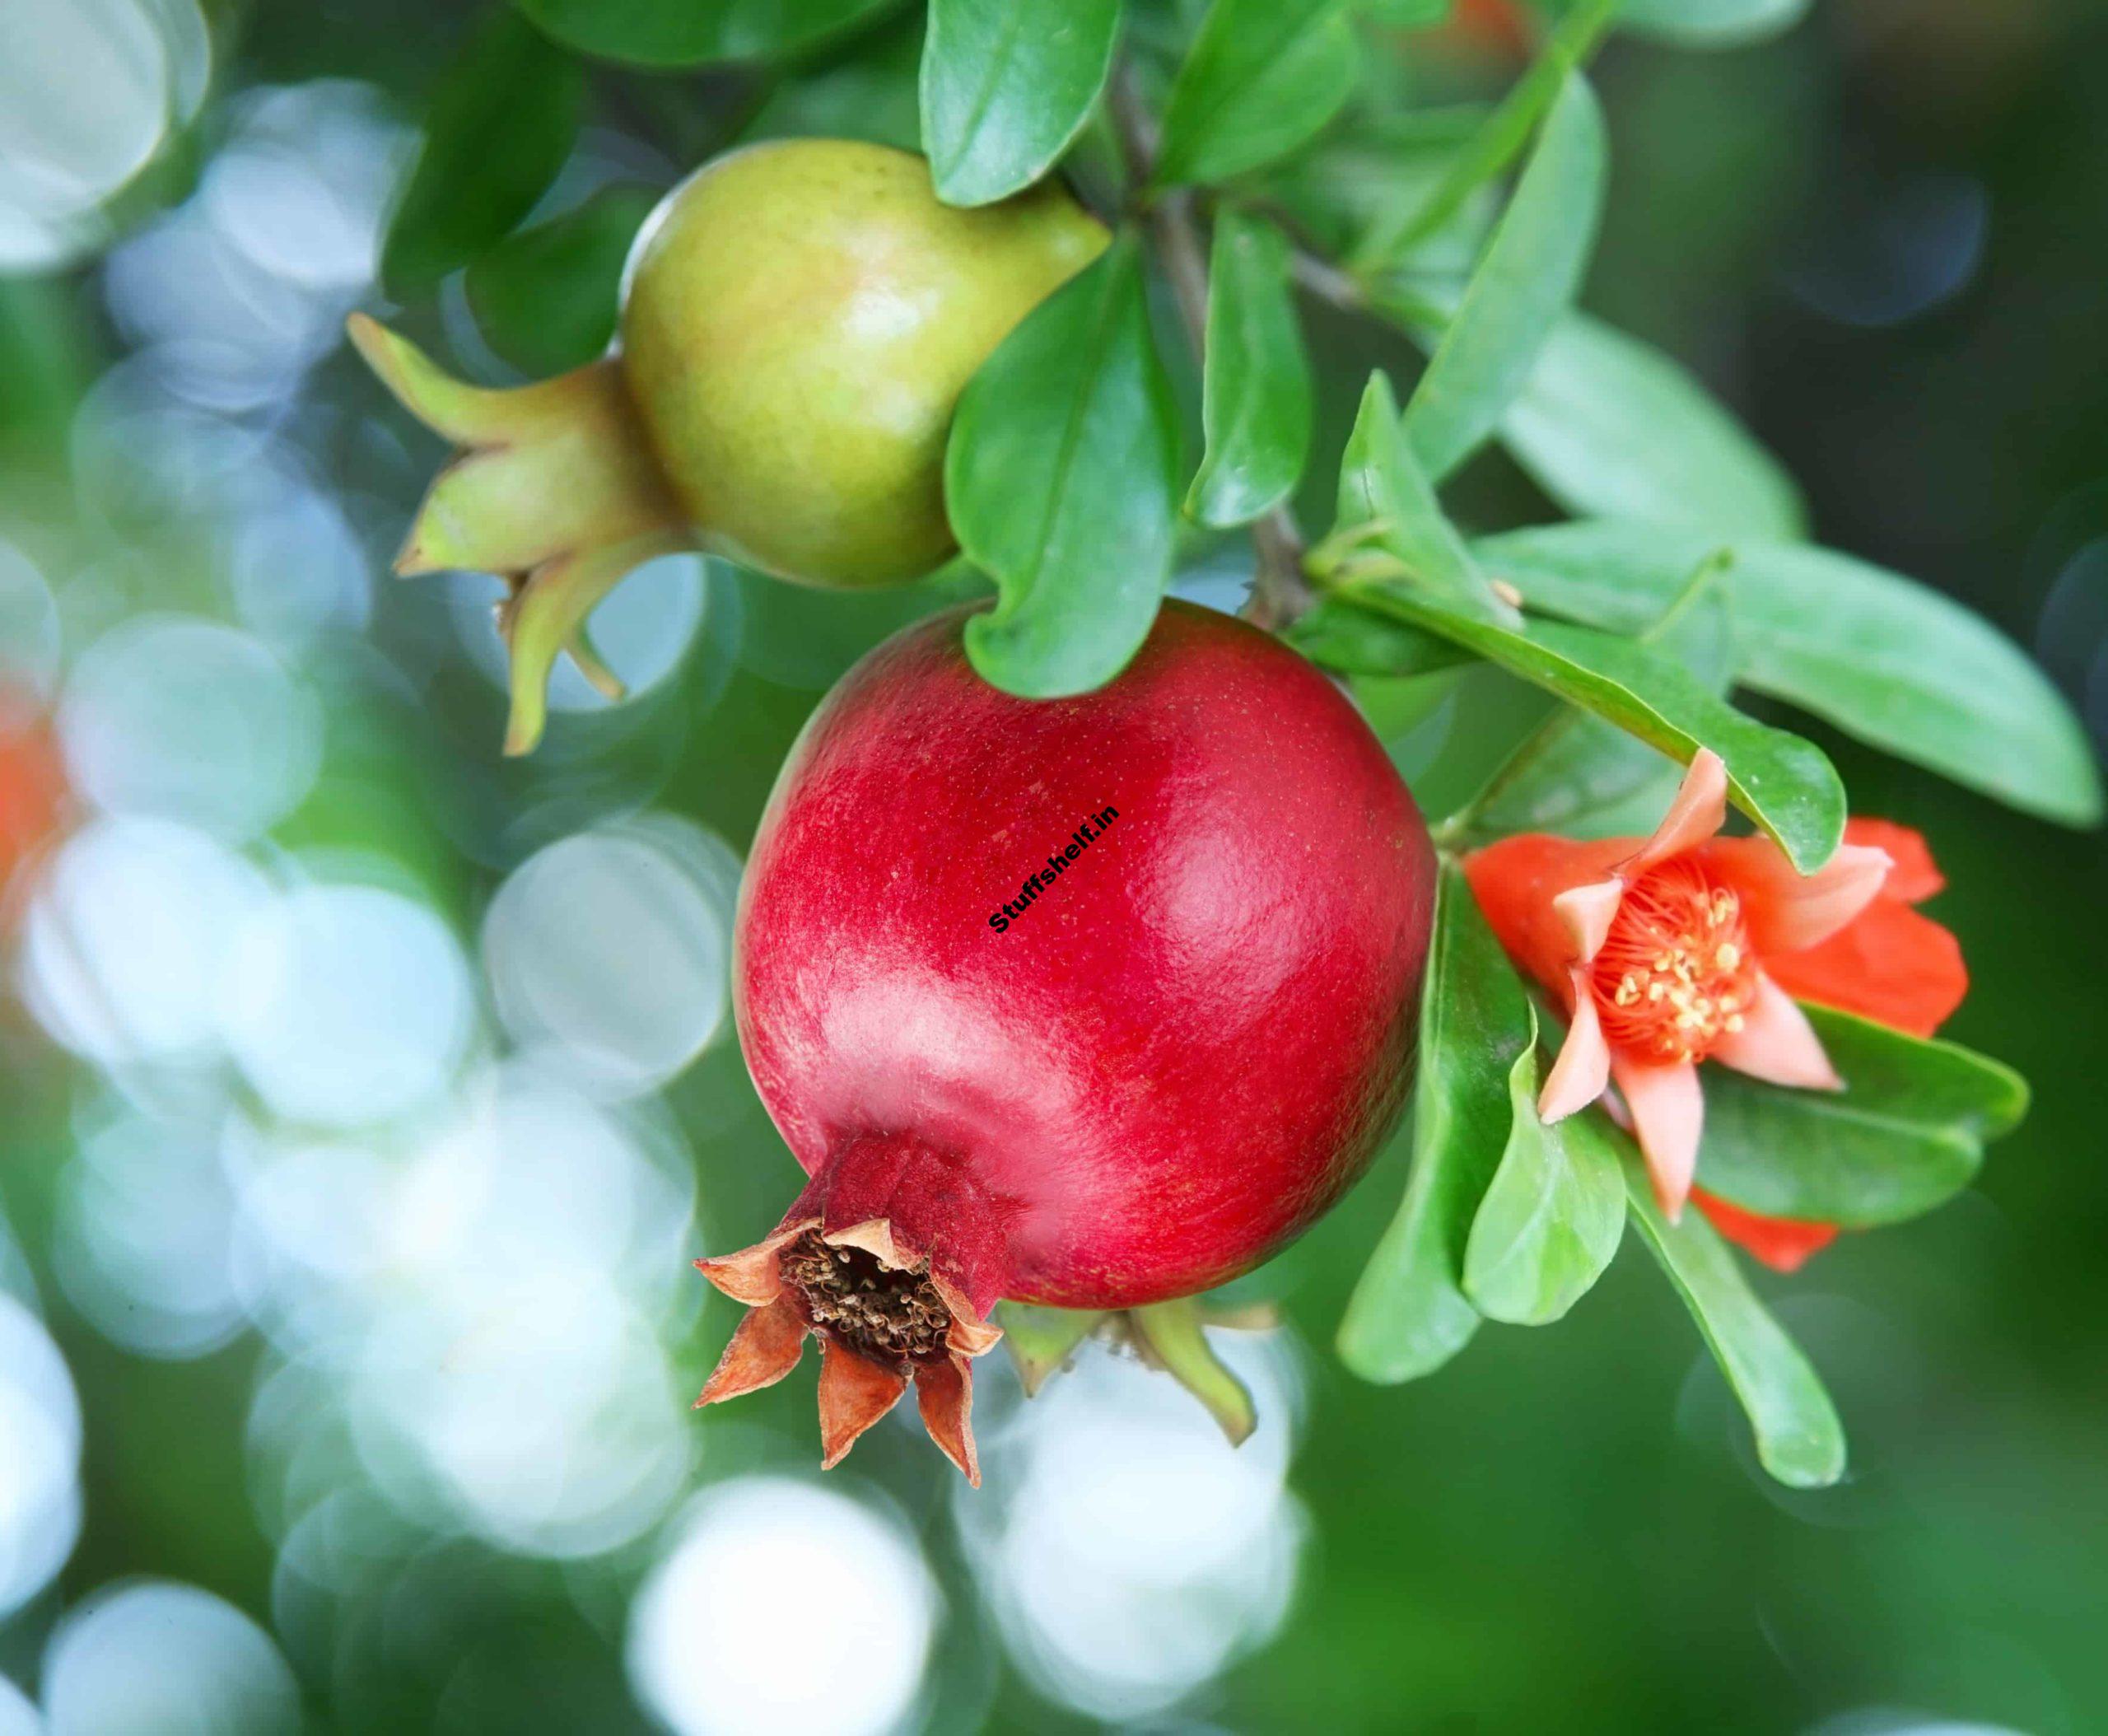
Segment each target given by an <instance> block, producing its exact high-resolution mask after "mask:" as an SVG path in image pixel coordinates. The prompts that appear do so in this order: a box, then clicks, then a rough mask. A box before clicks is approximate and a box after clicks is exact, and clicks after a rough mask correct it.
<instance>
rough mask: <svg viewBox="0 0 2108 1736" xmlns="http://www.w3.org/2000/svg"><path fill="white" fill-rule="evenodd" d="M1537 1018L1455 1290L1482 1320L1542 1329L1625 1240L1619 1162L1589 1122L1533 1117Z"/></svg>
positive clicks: (1513, 1082)
mask: <svg viewBox="0 0 2108 1736" xmlns="http://www.w3.org/2000/svg"><path fill="white" fill-rule="evenodd" d="M1508 1096H1509V1106H1510V1109H1511V1112H1512V1113H1513V1125H1512V1126H1511V1127H1510V1128H1509V1135H1508V1145H1507V1149H1506V1150H1504V1151H1503V1152H1502V1154H1501V1158H1500V1168H1499V1170H1498V1171H1497V1172H1496V1173H1495V1175H1494V1178H1493V1183H1492V1185H1491V1186H1490V1187H1489V1188H1487V1189H1486V1191H1485V1199H1484V1200H1483V1201H1482V1202H1481V1203H1480V1206H1479V1209H1478V1215H1477V1216H1476V1217H1475V1218H1473V1219H1472V1220H1471V1240H1470V1242H1469V1243H1468V1244H1467V1246H1466V1248H1465V1250H1464V1293H1465V1295H1467V1296H1469V1297H1470V1298H1471V1303H1472V1305H1473V1306H1474V1307H1476V1309H1478V1311H1479V1312H1480V1313H1481V1314H1484V1315H1485V1317H1486V1318H1488V1319H1490V1320H1505V1321H1508V1322H1510V1323H1512V1324H1514V1325H1517V1326H1544V1325H1547V1324H1549V1323H1551V1322H1552V1321H1554V1320H1556V1319H1558V1318H1560V1316H1561V1315H1563V1314H1565V1313H1566V1311H1567V1310H1568V1309H1570V1308H1572V1307H1573V1306H1574V1304H1575V1303H1576V1302H1578V1301H1579V1300H1581V1298H1582V1297H1583V1296H1584V1295H1587V1294H1588V1290H1589V1289H1590V1287H1591V1286H1593V1284H1594V1283H1595V1281H1596V1280H1597V1278H1599V1277H1601V1276H1602V1275H1603V1271H1604V1268H1605V1267H1607V1266H1609V1264H1610V1263H1611V1256H1612V1255H1614V1254H1615V1253H1616V1252H1617V1244H1618V1240H1619V1239H1620V1238H1621V1236H1622V1235H1623V1234H1624V1233H1625V1180H1624V1178H1623V1176H1622V1174H1621V1173H1620V1169H1619V1165H1618V1156H1617V1153H1616V1150H1613V1149H1612V1147H1611V1145H1610V1143H1609V1142H1608V1141H1607V1140H1605V1139H1604V1138H1603V1137H1602V1134H1601V1132H1599V1131H1598V1130H1597V1125H1596V1122H1595V1121H1594V1119H1593V1118H1592V1117H1589V1116H1586V1115H1574V1116H1569V1117H1568V1118H1567V1119H1565V1121H1563V1122H1559V1123H1558V1124H1557V1125H1555V1126H1552V1127H1546V1125H1545V1123H1544V1122H1541V1121H1540V1120H1539V1119H1538V1118H1537V1015H1536V1013H1535V1012H1534V1011H1532V1014H1531V1015H1530V1046H1529V1047H1528V1048H1526V1049H1524V1050H1523V1053H1522V1054H1521V1055H1519V1056H1518V1057H1516V1061H1515V1065H1514V1066H1513V1068H1511V1069H1510V1070H1509V1075H1508Z"/></svg>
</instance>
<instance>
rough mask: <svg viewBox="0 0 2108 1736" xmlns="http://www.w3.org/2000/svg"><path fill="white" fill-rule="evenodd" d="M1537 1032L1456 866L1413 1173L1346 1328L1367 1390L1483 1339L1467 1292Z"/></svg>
mask: <svg viewBox="0 0 2108 1736" xmlns="http://www.w3.org/2000/svg"><path fill="white" fill-rule="evenodd" d="M1533 1029H1534V1027H1533V1025H1532V1020H1531V1014H1530V1005H1529V1001H1528V999H1527V996H1525V995H1524V994H1523V986H1522V984H1521V983H1520V982H1518V981H1517V980H1516V978H1515V973H1514V970H1513V967H1511V966H1510V965H1509V962H1508V959H1507V956H1506V955H1505V954H1504V953H1503V952H1502V951H1501V950H1500V945H1499V942H1498V941H1497V940H1495V939H1494V937H1493V933H1492V931H1491V930H1490V929H1489V928H1488V927H1487V926H1486V925H1485V917H1482V916H1481V915H1480V914H1479V908H1478V906H1477V904H1476V903H1475V902H1473V900H1472V898H1471V887H1470V886H1469V884H1467V882H1466V880H1465V879H1464V875H1463V871H1462V870H1461V869H1459V868H1457V866H1455V865H1454V864H1446V865H1445V866H1443V870H1442V879H1441V883H1440V887H1439V893H1438V895H1437V898H1436V903H1435V912H1434V940H1433V942H1432V945H1431V946H1430V948H1429V954H1428V962H1427V978H1426V982H1425V987H1423V989H1422V991H1421V995H1420V1076H1419V1079H1418V1082H1417V1084H1416V1086H1415V1093H1414V1099H1413V1131H1412V1169H1411V1173H1410V1174H1409V1175H1408V1177H1407V1179H1406V1197H1405V1199H1404V1201H1403V1202H1402V1203H1401V1205H1400V1206H1399V1207H1398V1214H1397V1216H1396V1217H1395V1218H1394V1219H1392V1222H1391V1225H1390V1227H1389V1228H1388V1229H1387V1230H1385V1231H1384V1233H1383V1239H1382V1240H1381V1241H1380V1242H1378V1244H1377V1246H1376V1251H1375V1253H1373V1254H1372V1255H1371V1256H1370V1257H1369V1265H1368V1267H1367V1269H1366V1270H1364V1272H1363V1273H1362V1275H1361V1279H1360V1281H1359V1283H1357V1284H1356V1285H1355V1291H1354V1295H1353V1296H1352V1298H1351V1299H1350V1300H1349V1302H1348V1304H1347V1311H1346V1317H1345V1319H1344V1320H1342V1321H1341V1323H1340V1337H1339V1350H1340V1360H1341V1361H1343V1362H1345V1364H1346V1365H1347V1366H1348V1367H1349V1368H1350V1369H1351V1370H1354V1372H1355V1374H1359V1375H1360V1376H1361V1377H1362V1378H1363V1379H1365V1380H1376V1381H1383V1382H1385V1383H1395V1382H1397V1381H1402V1380H1411V1379H1416V1378H1418V1377H1419V1376H1420V1375H1422V1374H1433V1373H1434V1370H1436V1369H1438V1368H1439V1367H1441V1366H1442V1365H1443V1363H1445V1362H1447V1361H1448V1360H1449V1359H1450V1358H1451V1357H1452V1356H1455V1355H1456V1354H1457V1351H1460V1350H1462V1348H1463V1347H1464V1346H1465V1344H1466V1343H1467V1342H1468V1341H1469V1339H1470V1338H1471V1334H1472V1333H1473V1332H1476V1331H1477V1330H1478V1323H1479V1319H1480V1315H1479V1312H1478V1310H1477V1309H1475V1308H1474V1307H1472V1306H1471V1302H1470V1301H1469V1300H1467V1297H1466V1296H1465V1295H1464V1291H1463V1288H1462V1286H1463V1279H1464V1255H1465V1248H1466V1245H1467V1242H1468V1240H1469V1239H1470V1236H1471V1220H1472V1218H1473V1217H1474V1216H1476V1214H1477V1211H1478V1209H1479V1203H1480V1202H1481V1200H1482V1199H1483V1198H1484V1197H1485V1190H1486V1187H1487V1184H1488V1183H1490V1182H1491V1180H1492V1179H1493V1177H1494V1174H1495V1171H1496V1170H1497V1169H1499V1166H1500V1160H1501V1155H1502V1153H1503V1152H1504V1150H1506V1148H1507V1145H1508V1139H1509V1126H1510V1123H1511V1122H1512V1119H1513V1114H1512V1111H1511V1109H1510V1107H1509V1103H1510V1099H1509V1074H1510V1073H1511V1071H1513V1068H1514V1066H1515V1065H1516V1063H1517V1062H1518V1061H1520V1060H1521V1059H1522V1057H1523V1052H1524V1051H1525V1050H1526V1049H1527V1048H1528V1046H1529V1044H1530V1042H1531V1040H1532V1030H1533Z"/></svg>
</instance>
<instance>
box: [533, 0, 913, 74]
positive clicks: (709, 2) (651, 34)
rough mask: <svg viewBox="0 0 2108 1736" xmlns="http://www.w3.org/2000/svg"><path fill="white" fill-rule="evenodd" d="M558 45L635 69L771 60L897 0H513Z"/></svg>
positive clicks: (853, 22) (875, 14)
mask: <svg viewBox="0 0 2108 1736" xmlns="http://www.w3.org/2000/svg"><path fill="white" fill-rule="evenodd" d="M513 3H514V4H515V6H517V7H519V8H520V11H521V12H525V14H526V15H527V16H529V18H531V19H533V20H534V22H535V23H537V24H539V26H541V27H542V28H543V30H547V31H548V33H549V35H552V36H553V37H555V38H556V40H557V41H559V42H562V43H567V44H570V46H571V47H572V48H575V49H578V50H579V52H580V53H581V54H595V55H598V56H599V57H600V58H602V59H604V60H624V61H628V62H630V63H632V64H635V65H637V66H652V67H687V66H702V65H704V64H706V63H708V62H711V61H719V60H771V59H775V58H779V57H781V56H782V55H786V54H795V53H797V52H798V51H800V50H801V49H808V48H810V47H811V46H812V45H813V44H815V43H817V42H819V41H821V40H823V39H825V38H826V37H828V36H830V35H833V34H834V33H835V32H836V31H837V30H844V29H846V28H847V27H848V26H851V25H852V24H856V23H858V22H860V21H862V20H864V19H865V18H870V17H875V16H877V15H878V14H879V13H880V12H884V11H885V10H886V9H887V8H888V7H890V6H891V5H893V3H894V0H513Z"/></svg>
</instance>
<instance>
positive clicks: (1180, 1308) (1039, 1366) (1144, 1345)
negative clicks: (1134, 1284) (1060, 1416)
mask: <svg viewBox="0 0 2108 1736" xmlns="http://www.w3.org/2000/svg"><path fill="white" fill-rule="evenodd" d="M996 1314H997V1317H998V1318H1000V1321H1001V1322H1002V1326H1003V1342H1004V1343H1005V1345H1007V1346H1009V1348H1010V1357H1011V1360H1013V1361H1014V1362H1015V1363H1016V1365H1017V1369H1018V1375H1019V1379H1021V1380H1023V1382H1024V1390H1025V1396H1026V1397H1027V1398H1032V1397H1034V1396H1036V1395H1037V1394H1038V1392H1039V1389H1040V1388H1042V1387H1043V1386H1044V1385H1046V1384H1047V1381H1048V1380H1049V1379H1052V1377H1053V1376H1054V1375H1056V1374H1059V1373H1060V1372H1061V1370H1063V1369H1065V1368H1066V1367H1068V1366H1069V1365H1070V1362H1071V1361H1072V1360H1073V1359H1074V1358H1075V1354H1076V1352H1077V1351H1079V1350H1080V1349H1081V1348H1082V1346H1083V1345H1084V1342H1085V1341H1086V1340H1087V1339H1090V1338H1094V1337H1096V1338H1103V1339H1104V1340H1105V1341H1106V1342H1108V1343H1109V1344H1112V1345H1115V1346H1124V1347H1125V1348H1126V1349H1127V1350H1128V1351H1131V1352H1132V1353H1133V1355H1134V1356H1135V1357H1136V1359H1137V1360H1139V1361H1140V1362H1141V1363H1142V1365H1144V1366H1145V1367H1146V1368H1150V1369H1152V1370H1155V1371H1156V1372H1158V1373H1159V1374H1168V1375H1169V1376H1170V1377H1171V1378H1172V1379H1173V1380H1175V1381H1177V1382H1178V1384H1179V1385H1181V1386H1182V1387H1183V1388H1186V1390H1187V1392H1189V1393H1192V1395H1193V1397H1194V1398H1196V1399H1198V1400H1199V1401H1200V1402H1201V1407H1203V1408H1204V1409H1205V1410H1206V1412H1207V1413H1208V1414H1209V1415H1210V1416H1212V1417H1214V1418H1215V1424H1216V1426H1218V1427H1219V1428H1220V1429H1221V1430H1222V1431H1223V1434H1224V1435H1225V1436H1226V1437H1227V1438H1228V1439H1229V1444H1231V1445H1232V1446H1234V1447H1238V1446H1242V1445H1243V1444H1244V1443H1245V1442H1246V1441H1247V1440H1249V1439H1250V1438H1251V1435H1252V1430H1254V1429H1256V1428H1257V1427H1258V1426H1259V1413H1258V1410H1257V1407H1256V1406H1255V1405H1254V1403H1253V1402H1252V1393H1251V1390H1250V1389H1249V1388H1248V1387H1246V1385H1245V1384H1244V1383H1243V1381H1242V1380H1239V1379H1238V1378H1237V1376H1236V1375H1235V1374H1233V1373H1232V1372H1231V1371H1230V1370H1229V1366H1228V1365H1226V1364H1224V1361H1223V1360H1222V1359H1221V1358H1220V1356H1217V1355H1216V1354H1215V1350H1214V1347H1213V1346H1211V1345H1210V1343H1209V1342H1208V1337H1207V1333H1206V1332H1204V1331H1203V1330H1202V1328H1204V1327H1205V1328H1216V1329H1221V1330H1228V1331H1234V1332H1263V1331H1266V1330H1269V1329H1271V1328H1273V1327H1274V1326H1276V1325H1277V1324H1279V1322H1278V1320H1277V1319H1276V1316H1275V1314H1274V1311H1273V1309H1271V1307H1268V1306H1266V1305H1265V1304H1256V1305H1252V1306H1248V1307H1235V1306H1229V1305H1224V1304H1218V1303H1217V1302H1215V1301H1214V1300H1211V1299H1210V1298H1208V1297H1206V1296H1183V1297H1181V1298H1179V1299H1178V1300H1176V1301H1172V1302H1157V1303H1152V1304H1150V1305H1149V1306H1147V1307H1145V1308H1130V1309H1111V1310H1106V1309H1074V1308H1042V1307H1038V1306H1036V1305H1034V1304H1029V1303H1024V1302H1004V1303H1000V1304H997V1308H996Z"/></svg>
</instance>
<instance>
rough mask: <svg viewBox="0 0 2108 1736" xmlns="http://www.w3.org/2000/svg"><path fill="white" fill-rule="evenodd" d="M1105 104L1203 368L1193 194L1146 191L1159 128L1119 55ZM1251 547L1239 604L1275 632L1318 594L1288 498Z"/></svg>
mask: <svg viewBox="0 0 2108 1736" xmlns="http://www.w3.org/2000/svg"><path fill="white" fill-rule="evenodd" d="M1106 107H1107V110H1108V113H1109V114H1111V115H1112V127H1113V133H1114V136H1115V137H1116V138H1118V139H1119V141H1120V151H1121V155H1122V157H1123V159H1124V160H1125V161H1126V166H1127V173H1128V175H1129V178H1130V180H1131V182H1132V184H1133V185H1134V187H1135V189H1136V200H1137V203H1138V206H1139V209H1140V216H1141V219H1142V222H1144V224H1145V225H1146V226H1147V227H1148V230H1149V235H1150V242H1151V243H1152V245H1154V248H1155V250H1156V255H1157V259H1158V260H1159V263H1160V264H1162V265H1163V267H1164V276H1165V277H1166V278H1168V280H1169V282H1170V284H1171V293H1172V299H1173V301H1176V302H1177V303H1178V315H1179V319H1180V321H1181V323H1182V324H1184V326H1185V328H1186V335H1187V338H1188V339H1189V340H1190V341H1191V343H1192V346H1193V353H1194V354H1195V355H1196V357H1201V361H1202V363H1203V365H1204V366H1205V365H1206V351H1207V332H1208V259H1207V253H1206V249H1205V248H1204V247H1203V246H1202V245H1201V231H1200V225H1199V223H1198V222H1196V219H1195V217H1194V212H1193V198H1192V194H1190V193H1187V192H1185V191H1183V190H1182V189H1172V190H1170V191H1168V192H1159V193H1156V194H1154V195H1152V194H1150V191H1149V178H1150V169H1151V166H1153V165H1154V162H1155V161H1156V147H1157V126H1156V122H1155V120H1154V118H1153V117H1152V116H1151V115H1150V112H1149V110H1148V106H1147V105H1145V103H1144V102H1143V101H1142V100H1141V93H1140V91H1139V90H1138V89H1136V84H1135V76H1134V68H1132V67H1131V65H1129V64H1128V63H1126V62H1125V61H1122V63H1119V64H1118V65H1117V66H1116V67H1115V68H1113V71H1112V79H1111V81H1110V82H1109V83H1108V86H1107V89H1106ZM1252 548H1253V549H1254V551H1255V552H1256V553H1257V556H1258V564H1257V570H1256V571H1255V572H1254V573H1253V575H1252V595H1251V597H1250V599H1249V600H1248V601H1247V602H1246V604H1245V605H1244V609H1243V614H1244V618H1245V619H1247V620H1248V621H1250V622H1251V623H1252V624H1253V625H1254V626H1256V627H1260V628H1264V629H1265V630H1266V632H1280V629H1281V628H1284V627H1286V626H1287V625H1288V624H1289V623H1290V622H1292V621H1294V619H1295V618H1296V617H1297V616H1298V615H1299V614H1302V613H1303V612H1304V610H1305V609H1308V608H1309V607H1310V605H1311V604H1312V603H1313V602H1314V601H1315V600H1316V595H1315V593H1314V592H1313V591H1312V590H1311V588H1310V585H1309V581H1308V580H1307V579H1305V578H1304V574H1303V550H1304V540H1303V532H1302V530H1301V528H1300V527H1299V525H1297V524H1296V521H1295V514H1294V511H1291V510H1290V507H1289V506H1288V505H1287V503H1286V502H1283V503H1282V504H1281V505H1280V506H1276V507H1275V508H1274V509H1273V510H1272V511H1271V512H1269V513H1267V514H1266V516H1265V517H1263V518H1262V519H1259V520H1257V521H1256V522H1255V523H1254V524H1253V525H1252Z"/></svg>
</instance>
